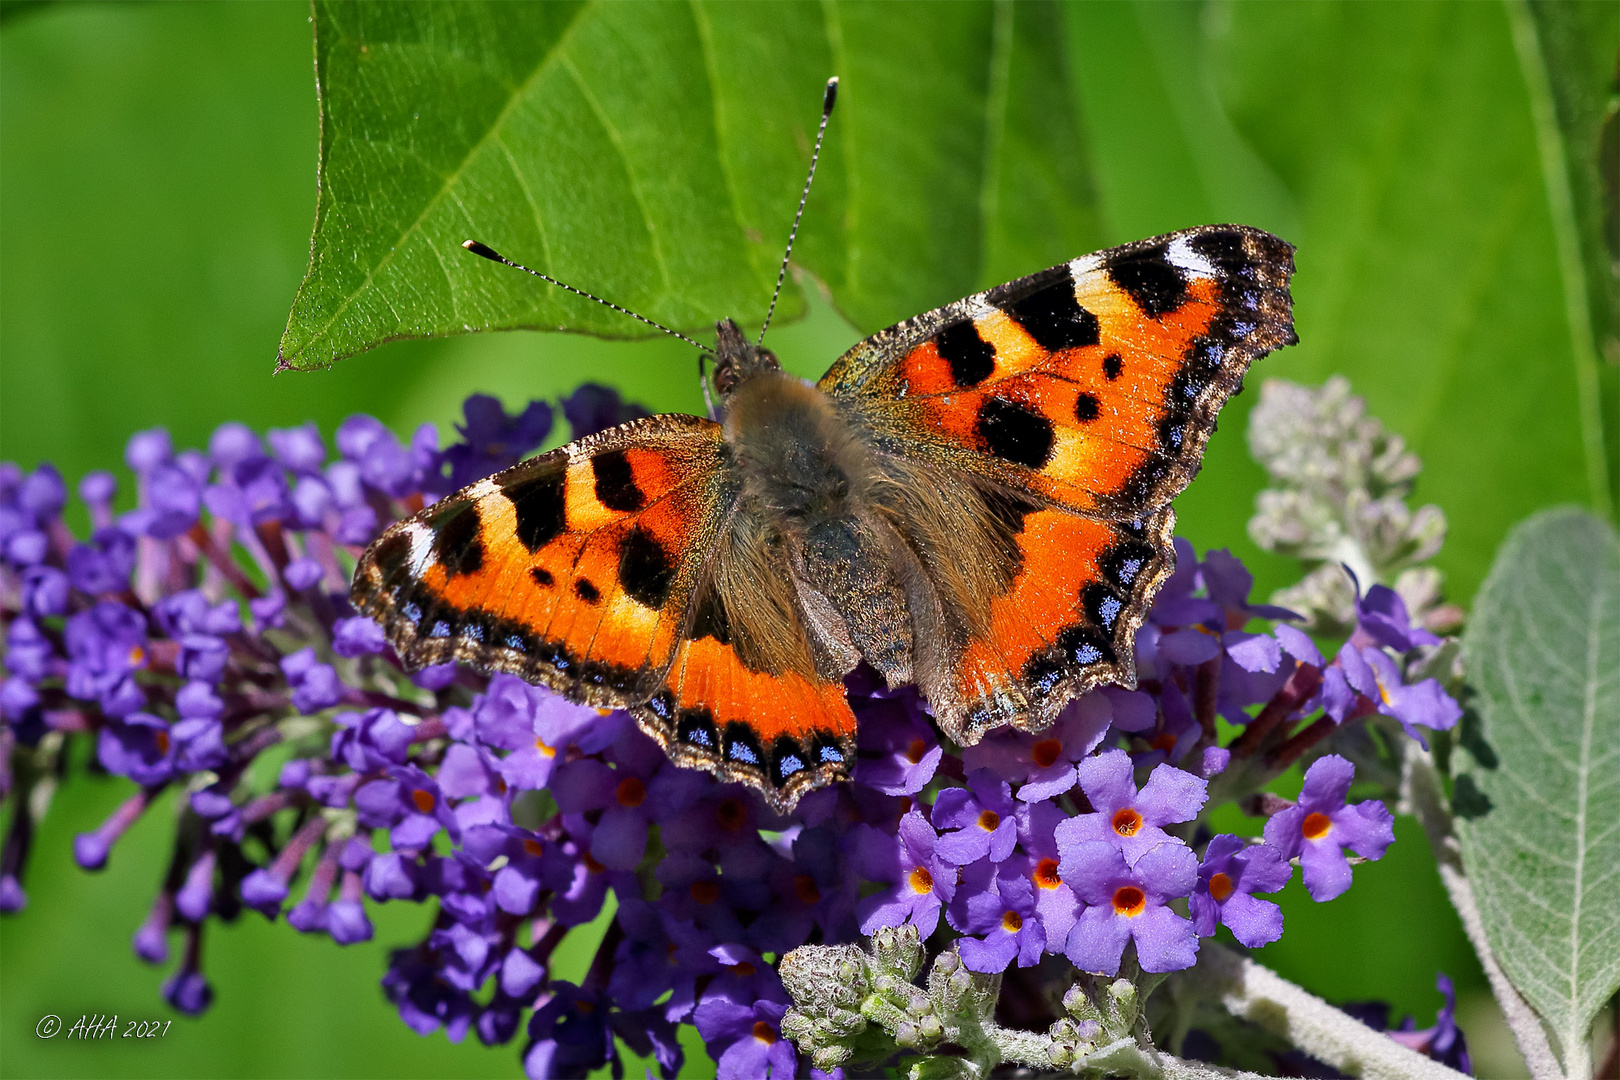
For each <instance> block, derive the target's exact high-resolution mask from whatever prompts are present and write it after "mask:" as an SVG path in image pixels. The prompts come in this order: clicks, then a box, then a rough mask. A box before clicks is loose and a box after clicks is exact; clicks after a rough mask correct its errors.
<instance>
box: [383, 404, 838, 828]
mask: <svg viewBox="0 0 1620 1080" xmlns="http://www.w3.org/2000/svg"><path fill="white" fill-rule="evenodd" d="M736 502H737V483H736V479H735V477H734V476H733V474H732V473H731V471H730V469H729V467H728V465H727V459H726V456H725V453H724V450H723V440H722V437H721V428H720V425H718V424H715V423H712V422H710V421H707V420H700V419H698V418H696V417H691V416H682V415H676V414H671V415H666V416H655V417H650V418H646V419H642V420H635V421H632V422H631V423H628V424H625V425H622V426H620V427H617V428H613V429H611V430H609V431H604V432H602V433H601V434H599V435H594V436H592V437H590V438H588V439H582V440H580V441H579V442H575V443H570V444H569V445H567V446H565V447H562V448H561V449H559V450H554V451H552V452H551V453H549V454H544V455H541V456H540V457H537V458H533V459H531V460H529V461H525V462H523V463H521V464H519V465H516V466H513V467H512V468H510V469H507V470H506V471H504V472H501V473H498V474H497V475H495V476H492V477H490V478H489V479H487V480H481V481H479V482H478V483H476V484H473V485H471V486H469V487H466V488H463V489H462V490H461V491H458V492H456V493H455V494H453V495H450V496H448V497H447V498H445V499H442V500H440V501H439V502H437V503H435V504H433V505H432V506H430V507H428V508H427V509H425V510H423V511H422V512H421V513H419V514H417V515H416V516H415V517H412V518H409V519H408V520H405V521H401V522H399V523H398V524H396V525H394V526H392V527H391V528H389V529H388V530H387V531H386V532H384V533H383V535H382V536H380V537H379V538H378V539H377V541H376V542H375V543H374V544H372V546H371V547H370V548H369V549H368V550H367V551H366V553H365V555H364V556H363V557H362V558H361V560H360V565H359V566H358V567H357V569H356V571H355V576H354V585H353V588H352V590H351V597H352V599H353V601H354V604H355V606H356V607H357V608H359V609H360V610H361V611H363V612H364V613H366V614H367V615H370V616H371V617H372V618H375V619H377V620H378V621H379V622H380V623H382V625H383V627H384V628H385V629H386V631H387V633H388V639H389V641H390V643H391V644H392V645H393V647H394V650H395V652H397V653H398V654H399V656H400V658H401V659H402V660H403V661H404V662H405V664H406V665H407V666H408V667H411V668H417V667H422V666H424V665H427V664H437V663H443V662H445V661H448V660H459V661H462V662H464V663H466V664H469V665H470V666H472V667H474V668H477V669H479V670H481V671H506V672H510V673H512V674H514V675H517V676H519V677H521V678H523V679H526V680H528V681H529V682H533V683H540V684H543V685H545V686H548V687H550V688H551V689H553V690H555V691H557V692H558V693H560V694H562V695H564V696H565V697H568V698H570V699H571V700H573V701H577V702H581V703H583V704H587V705H595V706H601V707H609V708H624V709H628V710H629V711H630V712H631V713H632V714H633V715H634V716H635V717H636V719H637V721H638V722H639V723H640V725H641V727H642V729H643V730H645V731H646V732H647V733H648V734H649V735H651V736H653V737H654V738H655V739H657V740H658V741H659V743H660V744H662V745H663V747H664V749H665V750H667V751H668V752H669V754H670V756H671V757H672V758H673V759H674V760H675V761H676V762H677V763H679V764H681V765H686V766H690V767H697V768H703V769H707V770H709V771H710V772H713V773H716V774H717V775H719V776H720V777H722V778H723V779H728V780H739V781H742V782H745V783H748V784H751V785H753V786H754V787H756V788H759V789H760V791H761V792H762V793H763V794H764V795H765V798H766V799H767V800H768V801H769V802H770V803H771V805H772V806H774V807H776V808H777V809H778V810H787V809H791V808H792V806H793V804H794V803H795V802H797V801H798V798H799V796H800V795H802V794H803V793H804V792H805V791H807V790H810V789H812V788H815V787H819V786H821V785H823V784H826V783H830V782H831V781H833V780H835V779H838V778H839V777H842V776H845V775H847V774H848V765H849V763H850V762H851V761H852V760H853V755H854V732H855V716H854V714H853V713H852V712H851V711H850V708H849V705H848V703H847V702H846V701H845V699H844V688H843V683H842V682H841V681H839V680H838V679H837V678H835V677H831V676H827V675H822V674H819V673H818V672H817V670H816V667H815V663H814V659H813V657H811V655H810V651H809V644H808V641H807V640H806V638H805V635H804V631H803V628H802V626H801V625H800V624H799V622H798V616H797V611H796V608H795V607H794V605H793V604H792V603H787V604H778V605H776V606H774V607H773V606H772V605H770V604H761V603H759V602H758V601H757V600H754V599H752V598H753V596H754V594H755V593H757V592H758V591H759V590H758V587H757V585H755V584H754V583H752V582H751V581H750V576H749V574H747V573H744V572H742V571H741V570H740V569H739V568H738V564H739V563H742V564H745V565H750V566H752V565H754V563H755V562H757V560H758V558H759V553H758V552H753V553H751V557H752V561H751V559H750V556H749V555H748V554H744V553H743V551H742V548H741V545H742V544H743V543H744V541H742V540H741V539H739V537H738V534H737V531H736V526H737V522H736V518H737V517H738V515H737V513H736V510H735V506H736ZM766 576H768V577H771V578H773V579H775V580H779V581H786V580H787V571H786V567H785V566H784V567H780V568H776V569H775V571H774V572H772V573H768V574H767V575H766ZM721 582H724V587H722V585H721V584H720V583H721ZM694 597H698V598H699V599H698V601H697V602H694ZM728 611H731V612H733V613H734V614H730V615H728V614H727V612H728ZM734 633H735V635H736V637H738V638H739V639H740V640H737V641H734V640H733V635H734ZM773 636H774V638H775V639H776V641H775V644H774V646H773V647H772V648H770V649H768V650H764V651H763V652H762V651H761V650H760V649H757V648H752V649H751V648H749V647H748V642H749V641H759V640H761V639H762V638H770V637H773Z"/></svg>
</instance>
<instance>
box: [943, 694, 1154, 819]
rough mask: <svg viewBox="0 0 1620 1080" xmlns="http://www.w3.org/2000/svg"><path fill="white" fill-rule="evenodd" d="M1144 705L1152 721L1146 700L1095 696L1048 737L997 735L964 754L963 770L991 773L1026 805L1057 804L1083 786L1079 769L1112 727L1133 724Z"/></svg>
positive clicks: (1068, 711)
mask: <svg viewBox="0 0 1620 1080" xmlns="http://www.w3.org/2000/svg"><path fill="white" fill-rule="evenodd" d="M1138 699H1140V700H1138ZM1142 702H1146V704H1147V708H1148V715H1149V716H1150V717H1151V715H1152V701H1151V699H1149V698H1148V696H1147V695H1146V694H1138V693H1135V692H1133V691H1129V690H1117V689H1116V688H1114V687H1109V688H1107V689H1103V690H1096V691H1093V692H1092V693H1089V694H1085V695H1082V696H1081V697H1078V698H1076V699H1075V700H1074V701H1071V702H1070V703H1069V704H1068V705H1066V706H1065V707H1064V708H1063V711H1062V712H1060V713H1058V716H1057V720H1056V721H1054V722H1053V724H1052V726H1051V727H1049V728H1047V729H1046V730H1045V731H1040V732H1036V733H1034V734H1027V733H1024V732H1005V733H1001V734H993V735H990V736H989V737H987V738H985V739H982V740H980V741H979V743H978V745H976V746H970V747H967V748H966V749H964V750H963V751H962V764H963V766H964V767H965V768H967V769H969V770H976V769H989V770H991V771H992V772H994V773H995V774H996V775H997V776H999V777H1001V778H1002V779H1003V780H1010V781H1012V782H1013V783H1016V784H1021V785H1022V786H1021V787H1019V789H1018V798H1019V800H1020V801H1022V802H1036V801H1038V800H1041V799H1051V798H1055V797H1057V796H1058V795H1061V794H1063V792H1065V791H1068V790H1069V789H1070V788H1072V787H1074V785H1075V784H1076V783H1078V782H1079V774H1078V773H1076V772H1075V765H1076V764H1077V763H1078V762H1080V761H1082V760H1083V759H1084V758H1085V757H1086V755H1087V754H1089V753H1091V752H1092V751H1093V750H1095V749H1096V748H1097V745H1098V744H1099V743H1100V742H1102V740H1103V737H1104V736H1105V735H1106V734H1107V733H1108V728H1109V726H1110V725H1112V724H1116V723H1117V722H1118V720H1119V719H1120V717H1121V716H1129V717H1131V718H1132V719H1133V720H1134V719H1135V718H1136V717H1137V716H1138V714H1140V712H1141V711H1142V710H1141V707H1140V706H1141V703H1142ZM1127 722H1130V721H1127Z"/></svg>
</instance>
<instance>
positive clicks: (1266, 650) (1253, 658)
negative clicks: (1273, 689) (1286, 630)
mask: <svg viewBox="0 0 1620 1080" xmlns="http://www.w3.org/2000/svg"><path fill="white" fill-rule="evenodd" d="M1226 655H1228V656H1230V657H1231V658H1232V659H1233V660H1234V661H1236V663H1237V665H1238V667H1240V668H1242V669H1243V670H1244V671H1267V672H1270V671H1276V670H1277V665H1278V664H1280V663H1282V645H1281V644H1280V643H1279V642H1278V641H1277V639H1276V638H1274V637H1272V636H1271V635H1270V634H1245V633H1242V632H1234V633H1230V634H1227V635H1226Z"/></svg>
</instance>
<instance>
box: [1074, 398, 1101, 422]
mask: <svg viewBox="0 0 1620 1080" xmlns="http://www.w3.org/2000/svg"><path fill="white" fill-rule="evenodd" d="M1101 412H1102V410H1101V408H1100V407H1099V406H1098V404H1097V395H1096V394H1081V395H1080V396H1079V397H1077V398H1075V401H1074V418H1075V419H1076V420H1078V421H1080V422H1081V423H1082V424H1089V423H1090V422H1091V421H1093V420H1095V419H1097V417H1098V416H1099V415H1101Z"/></svg>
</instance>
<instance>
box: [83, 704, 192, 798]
mask: <svg viewBox="0 0 1620 1080" xmlns="http://www.w3.org/2000/svg"><path fill="white" fill-rule="evenodd" d="M96 758H97V760H99V761H100V762H101V765H102V767H103V768H104V769H106V770H107V771H108V772H110V773H115V774H117V775H119V776H127V777H129V778H130V779H131V780H133V781H135V782H136V783H137V784H140V785H142V786H143V787H149V786H151V785H153V784H161V783H163V782H164V781H165V780H167V779H169V778H170V777H171V776H173V775H174V765H175V760H174V759H175V745H174V740H173V738H172V737H171V736H170V731H169V722H168V721H167V720H165V719H163V718H162V717H160V716H153V715H152V714H151V713H144V712H134V713H130V714H129V715H128V716H126V717H124V718H123V719H122V720H115V721H113V722H112V723H110V724H108V725H107V726H106V727H104V728H102V729H101V734H100V735H99V736H98V738H97V740H96Z"/></svg>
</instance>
